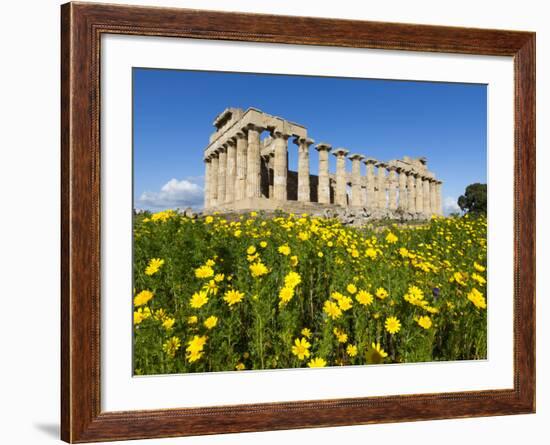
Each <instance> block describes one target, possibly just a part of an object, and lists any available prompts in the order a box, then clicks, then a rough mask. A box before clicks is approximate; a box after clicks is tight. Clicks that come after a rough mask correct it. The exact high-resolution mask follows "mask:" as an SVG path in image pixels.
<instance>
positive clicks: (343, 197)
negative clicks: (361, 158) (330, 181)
mask: <svg viewBox="0 0 550 445" xmlns="http://www.w3.org/2000/svg"><path fill="white" fill-rule="evenodd" d="M348 153H349V150H346V149H345V148H337V149H336V150H334V152H333V153H332V154H333V155H334V156H335V157H336V193H335V194H334V201H335V204H338V205H340V206H342V207H347V205H348V200H347V193H346V182H347V181H346V179H347V178H346V155H347V154H348Z"/></svg>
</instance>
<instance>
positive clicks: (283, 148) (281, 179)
mask: <svg viewBox="0 0 550 445" xmlns="http://www.w3.org/2000/svg"><path fill="white" fill-rule="evenodd" d="M271 136H272V137H273V145H274V147H273V151H274V152H275V165H274V167H273V195H274V196H273V197H274V198H275V199H276V200H278V201H286V199H287V179H288V166H287V159H288V145H287V139H288V137H289V135H288V134H285V133H283V132H281V131H274V132H272V133H271Z"/></svg>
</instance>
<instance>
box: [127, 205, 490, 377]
mask: <svg viewBox="0 0 550 445" xmlns="http://www.w3.org/2000/svg"><path fill="white" fill-rule="evenodd" d="M486 231H487V224H486V219H485V218H484V217H476V218H471V217H468V216H465V217H455V218H433V219H432V220H431V221H429V222H427V223H426V224H424V225H417V226H397V225H395V224H388V225H387V226H385V227H378V228H372V227H371V228H360V229H359V228H352V227H346V226H343V225H342V224H341V223H339V222H338V221H337V220H334V219H324V218H315V217H309V216H307V215H288V214H281V215H280V216H276V217H269V218H268V217H264V216H262V215H258V214H256V213H255V212H252V213H250V214H247V215H243V216H234V217H232V218H231V219H230V220H228V219H227V218H226V217H224V216H221V215H212V216H206V217H202V218H199V219H191V218H186V217H184V216H181V215H179V214H178V213H176V212H174V211H170V210H168V211H163V212H159V213H154V214H150V213H144V214H139V215H136V216H135V219H134V286H135V289H134V296H133V305H134V318H133V320H134V324H133V329H134V372H135V374H137V375H147V374H166V373H185V372H208V371H230V370H237V371H238V370H245V369H255V370H258V369H273V368H295V367H324V366H342V365H367V364H379V363H410V362H423V361H441V360H445V361H448V360H473V359H483V358H486V353H487V316H486V310H487V303H486V299H485V295H486V248H487V241H486V240H487V238H486Z"/></svg>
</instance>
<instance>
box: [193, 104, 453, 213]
mask: <svg viewBox="0 0 550 445" xmlns="http://www.w3.org/2000/svg"><path fill="white" fill-rule="evenodd" d="M214 126H215V131H214V133H212V135H211V136H210V143H209V144H208V146H207V147H206V148H205V150H204V163H205V202H204V209H205V211H206V212H213V211H220V212H231V211H238V210H276V209H281V210H285V211H289V212H290V211H292V212H303V211H305V212H307V211H316V210H317V211H318V210H322V209H324V208H333V209H342V208H363V209H366V211H369V212H370V213H371V214H373V215H378V216H379V217H380V218H383V217H390V218H392V217H395V218H398V217H400V216H403V215H408V216H409V217H410V218H412V219H425V218H429V217H430V216H432V215H442V213H443V212H442V199H441V185H442V182H441V181H439V180H437V179H436V177H435V174H434V173H432V172H430V171H429V170H428V168H427V160H426V158H417V159H411V158H409V157H407V156H405V157H403V159H394V160H389V161H381V160H377V159H374V158H372V157H367V156H364V155H362V154H359V153H353V154H349V150H347V149H345V148H334V149H333V147H332V146H331V145H330V144H328V143H324V142H323V143H319V144H317V145H315V150H317V151H318V152H319V156H318V158H319V165H318V167H317V174H316V175H315V174H312V173H311V171H310V161H309V151H310V147H311V146H313V145H314V141H313V139H310V138H309V137H308V134H307V129H306V128H305V127H304V126H303V125H300V124H297V123H294V122H289V121H287V120H285V119H282V118H280V117H277V116H271V115H269V114H267V113H264V112H263V111H261V110H258V109H256V108H248V109H247V110H246V111H245V110H242V109H240V108H228V109H226V110H224V111H223V112H222V113H221V114H219V115H218V116H217V117H216V119H215V120H214ZM289 140H292V142H293V143H294V144H295V145H296V147H295V149H296V150H297V151H298V169H297V170H298V171H297V172H295V171H291V170H289V167H288V150H289V144H288V141H289ZM329 154H332V155H334V156H335V157H336V172H335V173H331V172H330V171H329ZM347 159H349V160H350V161H351V171H348V170H347V168H346V163H347V162H346V160H347ZM363 164H364V165H365V167H364V168H363V167H362V165H363Z"/></svg>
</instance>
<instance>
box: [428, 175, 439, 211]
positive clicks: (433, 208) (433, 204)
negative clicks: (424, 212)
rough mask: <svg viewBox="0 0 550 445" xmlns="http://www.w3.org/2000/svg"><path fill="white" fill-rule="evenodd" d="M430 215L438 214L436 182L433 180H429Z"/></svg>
mask: <svg viewBox="0 0 550 445" xmlns="http://www.w3.org/2000/svg"><path fill="white" fill-rule="evenodd" d="M430 214H431V215H438V214H439V210H438V208H437V181H436V180H435V179H430Z"/></svg>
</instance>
